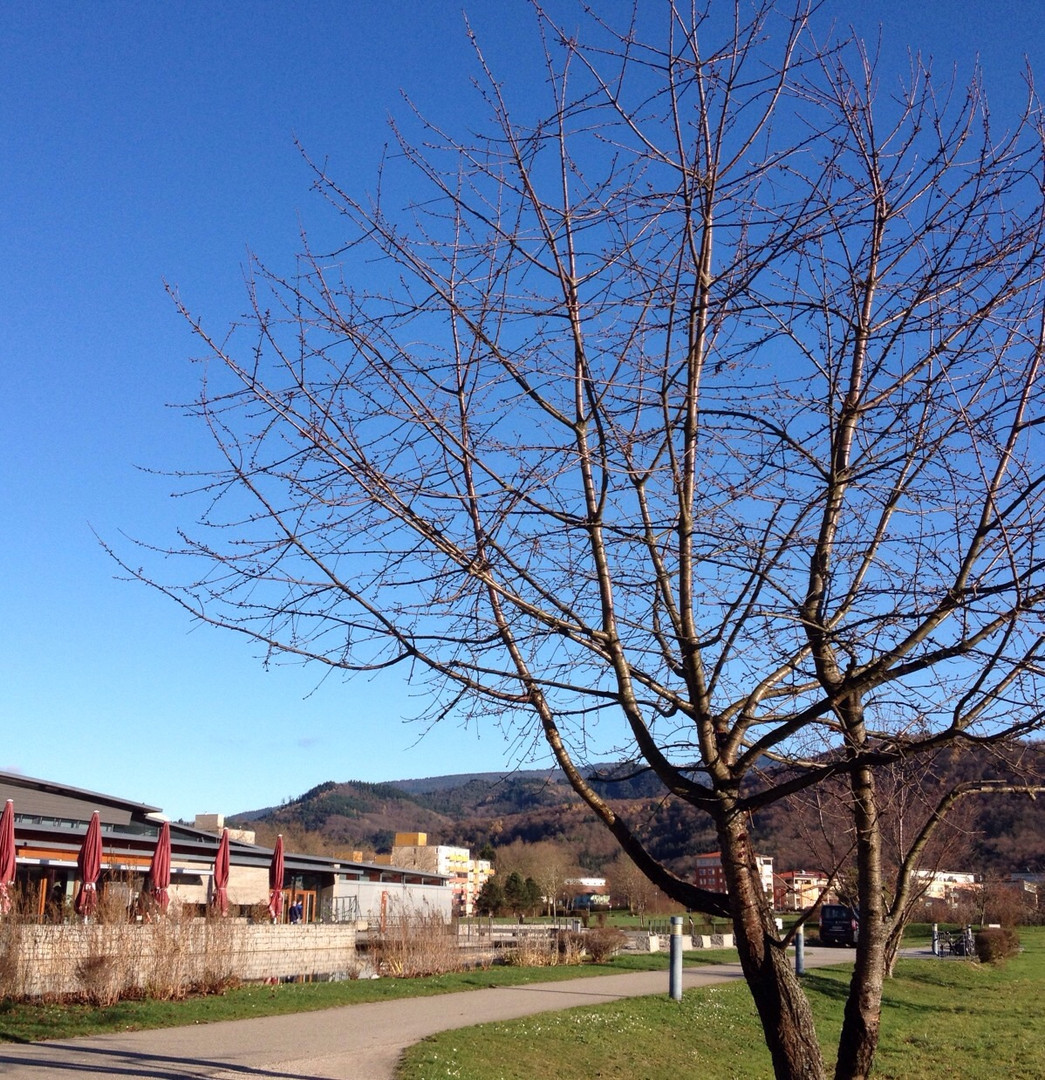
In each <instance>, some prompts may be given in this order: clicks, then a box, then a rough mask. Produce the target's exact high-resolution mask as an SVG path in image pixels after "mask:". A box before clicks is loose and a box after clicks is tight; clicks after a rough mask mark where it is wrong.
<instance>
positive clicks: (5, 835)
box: [0, 799, 15, 915]
mask: <svg viewBox="0 0 1045 1080" xmlns="http://www.w3.org/2000/svg"><path fill="white" fill-rule="evenodd" d="M14 882H15V804H14V802H13V801H12V800H11V799H8V800H7V803H6V804H5V806H4V812H3V813H2V814H0V915H6V914H7V913H8V912H9V911H10V910H11V893H10V888H11V886H12V885H13V884H14Z"/></svg>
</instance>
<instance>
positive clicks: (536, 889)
mask: <svg viewBox="0 0 1045 1080" xmlns="http://www.w3.org/2000/svg"><path fill="white" fill-rule="evenodd" d="M523 897H524V902H525V907H526V910H527V912H529V913H530V914H531V915H536V914H538V913H539V912H540V910H541V908H542V907H543V906H544V901H545V896H544V893H542V892H541V886H540V885H539V884H538V883H537V882H536V881H534V879H533V878H532V877H528V878H527V879H526V880H525V881H524V882H523Z"/></svg>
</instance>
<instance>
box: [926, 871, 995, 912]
mask: <svg viewBox="0 0 1045 1080" xmlns="http://www.w3.org/2000/svg"><path fill="white" fill-rule="evenodd" d="M911 878H912V880H913V883H914V886H915V888H917V889H924V890H925V891H924V892H923V893H922V897H923V899H925V900H945V901H946V902H947V903H949V904H951V903H956V902H957V901H958V900H959V899H961V897H962V895H963V894H964V895H966V896H967V895H969V894H970V893H973V892H976V891H977V889H978V888H979V885H978V884H977V881H976V875H975V874H968V873H965V872H963V871H958V870H915V871H913V872H912V874H911Z"/></svg>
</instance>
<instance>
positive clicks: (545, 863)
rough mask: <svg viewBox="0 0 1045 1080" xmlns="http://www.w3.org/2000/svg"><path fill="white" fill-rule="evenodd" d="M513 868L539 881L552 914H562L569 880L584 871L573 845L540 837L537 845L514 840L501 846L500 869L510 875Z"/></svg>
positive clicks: (498, 852)
mask: <svg viewBox="0 0 1045 1080" xmlns="http://www.w3.org/2000/svg"><path fill="white" fill-rule="evenodd" d="M513 870H514V871H515V872H516V873H518V874H519V876H520V877H521V878H523V879H524V880H525V879H526V878H532V879H533V880H534V881H535V882H536V883H537V885H538V886H539V887H540V890H541V896H543V897H544V901H545V903H546V904H547V906H548V911H549V913H550V914H551V915H557V914H558V905H559V901H560V900H561V899H562V897H563V895H564V893H565V889H566V882H567V880H568V879H569V878H570V877H571V876H576V875H577V874H579V873H580V871H579V870H578V869H577V862H576V860H575V859H574V858H573V857H572V855H571V853H570V850H569V848H567V847H566V846H565V845H563V844H558V843H556V842H555V841H554V840H540V841H538V842H537V843H534V844H527V843H526V842H525V841H523V840H513V841H512V843H510V844H507V845H506V846H505V847H502V848H499V849H498V851H497V872H498V873H499V874H504V875H505V876H507V875H508V874H510V873H511V872H512V871H513Z"/></svg>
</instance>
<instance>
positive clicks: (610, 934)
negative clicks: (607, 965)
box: [584, 926, 628, 964]
mask: <svg viewBox="0 0 1045 1080" xmlns="http://www.w3.org/2000/svg"><path fill="white" fill-rule="evenodd" d="M627 941H628V938H627V935H626V934H624V933H623V932H622V931H620V930H617V929H614V927H612V926H600V927H599V928H598V929H595V930H589V931H588V933H587V934H585V935H584V950H585V952H587V954H588V956H589V957H590V958H591V961H592V963H593V964H601V963H603V962H604V961H606V960H608V959H609V958H610V957H611V956H616V955H617V953H619V952H620V951H621V949H623V948H624V946H625V945H626V944H627Z"/></svg>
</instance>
